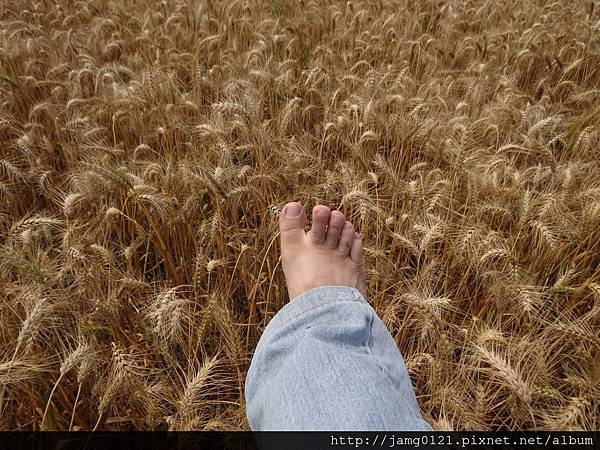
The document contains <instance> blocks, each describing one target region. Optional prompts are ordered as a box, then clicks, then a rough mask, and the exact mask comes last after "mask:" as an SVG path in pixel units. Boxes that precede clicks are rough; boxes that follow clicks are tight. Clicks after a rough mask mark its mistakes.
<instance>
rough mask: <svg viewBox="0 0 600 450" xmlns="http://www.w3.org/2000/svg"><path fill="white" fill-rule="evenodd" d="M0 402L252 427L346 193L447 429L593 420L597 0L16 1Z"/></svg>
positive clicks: (30, 408)
mask: <svg viewBox="0 0 600 450" xmlns="http://www.w3.org/2000/svg"><path fill="white" fill-rule="evenodd" d="M0 152H1V154H0V236H1V240H0V300H1V301H0V429H2V430H90V429H101V430H127V429H135V430H160V429H169V430H243V429H248V425H247V422H246V418H245V404H244V396H243V394H244V377H245V374H246V371H247V369H248V365H249V362H250V359H251V356H252V352H253V350H254V348H255V346H256V343H257V341H258V339H259V338H260V335H261V332H262V330H263V329H264V327H265V325H266V324H267V323H268V322H269V320H270V319H271V318H272V317H273V315H274V314H275V313H276V312H277V311H278V310H279V308H281V307H282V306H283V305H284V304H285V303H286V302H287V301H288V298H287V293H286V289H285V283H284V278H283V273H282V271H281V265H280V261H279V244H278V228H277V214H278V211H280V209H281V207H282V206H283V205H284V204H285V203H286V202H287V201H291V200H298V201H301V202H302V204H303V205H304V206H305V207H306V208H307V210H308V211H310V209H311V208H312V206H314V205H315V204H317V203H323V204H326V205H328V206H331V207H332V208H339V209H340V210H341V211H343V212H344V213H345V214H346V216H347V217H348V218H349V220H351V221H352V222H353V223H354V225H355V226H356V228H357V230H358V231H359V232H360V233H361V234H362V236H363V238H364V242H365V246H366V249H365V258H366V263H367V268H368V271H369V273H368V292H369V302H370V303H371V304H372V305H373V307H374V308H375V309H376V311H377V312H378V313H379V315H380V316H381V318H382V319H383V320H384V322H385V324H386V325H387V327H388V328H389V330H390V332H391V333H392V335H393V337H394V338H395V340H396V342H397V343H398V346H399V348H400V350H401V351H402V354H403V355H404V358H405V361H406V364H407V367H408V369H409V373H410V376H411V380H412V383H413V385H414V386H415V389H416V393H417V397H418V399H419V403H420V405H421V409H422V414H423V417H424V418H425V419H426V420H427V421H428V422H429V423H430V424H431V425H432V426H433V428H434V429H436V430H502V429H504V430H506V429H510V430H516V429H532V430H591V429H594V430H598V429H599V427H600V413H599V411H600V335H599V333H598V327H599V325H600V303H599V302H600V163H599V160H600V5H599V4H598V2H590V1H571V0H561V1H554V2H553V1H546V0H536V1H517V0H498V1H490V0H487V1H483V0H468V1H459V0H374V1H366V0H365V1H357V0H350V1H334V0H328V1H325V0H311V1H306V0H300V1H293V0H270V1H258V0H233V1H215V0H163V1H154V0H137V1H134V0H119V1H105V0H90V1H85V2H84V1H79V2H72V1H67V0H55V1H49V0H40V1H25V2H21V1H16V0H8V1H7V0H2V1H0Z"/></svg>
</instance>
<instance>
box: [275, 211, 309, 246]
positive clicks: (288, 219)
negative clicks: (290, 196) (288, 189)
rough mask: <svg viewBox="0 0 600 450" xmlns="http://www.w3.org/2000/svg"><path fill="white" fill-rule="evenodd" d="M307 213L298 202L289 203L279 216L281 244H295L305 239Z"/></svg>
mask: <svg viewBox="0 0 600 450" xmlns="http://www.w3.org/2000/svg"><path fill="white" fill-rule="evenodd" d="M305 225H306V212H305V211H304V208H303V207H302V205H301V204H300V203H298V202H290V203H287V204H286V205H285V206H284V207H283V209H282V210H281V213H280V214H279V230H280V231H281V242H282V243H287V242H293V241H295V240H299V239H302V238H304V226H305Z"/></svg>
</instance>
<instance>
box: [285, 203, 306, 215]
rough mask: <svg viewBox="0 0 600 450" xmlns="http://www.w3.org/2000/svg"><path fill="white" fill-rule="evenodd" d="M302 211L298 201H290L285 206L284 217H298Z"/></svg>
mask: <svg viewBox="0 0 600 450" xmlns="http://www.w3.org/2000/svg"><path fill="white" fill-rule="evenodd" d="M301 212H302V207H301V206H300V205H299V204H298V203H290V204H289V205H287V206H286V207H285V216H286V217H298V216H299V215H300V213H301Z"/></svg>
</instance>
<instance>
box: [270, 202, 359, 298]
mask: <svg viewBox="0 0 600 450" xmlns="http://www.w3.org/2000/svg"><path fill="white" fill-rule="evenodd" d="M305 226H306V211H305V210H304V208H303V207H302V205H300V203H298V202H291V203H287V204H286V205H285V206H284V207H283V209H282V210H281V214H280V216H279V229H280V232H281V260H282V266H283V273H284V274H285V280H286V283H287V288H288V293H289V296H290V300H293V299H294V298H296V297H298V296H299V295H301V294H303V293H305V292H307V291H309V290H311V289H314V288H317V287H320V286H349V287H352V288H356V289H358V290H359V291H360V293H361V294H362V295H363V297H364V298H365V299H366V298H367V288H366V284H365V274H366V272H365V265H364V259H363V244H362V238H361V236H360V235H359V234H358V233H357V232H356V231H355V230H354V227H353V225H352V224H351V223H350V222H348V221H347V220H346V218H345V216H344V214H343V213H341V212H340V211H337V210H335V211H331V210H330V209H329V208H328V207H327V206H325V205H317V206H315V207H314V208H313V212H312V228H311V229H310V231H308V232H307V231H305V230H304V228H305Z"/></svg>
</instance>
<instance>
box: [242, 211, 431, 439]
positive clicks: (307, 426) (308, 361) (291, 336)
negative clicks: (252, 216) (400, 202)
mask: <svg viewBox="0 0 600 450" xmlns="http://www.w3.org/2000/svg"><path fill="white" fill-rule="evenodd" d="M305 224H306V217H305V213H304V210H303V209H302V208H301V207H300V205H299V204H298V203H290V204H288V205H286V207H285V208H284V210H283V212H282V216H281V219H280V225H281V247H282V262H283V269H284V273H285V276H286V281H287V284H288V291H289V294H290V298H291V299H292V301H291V302H290V303H289V304H287V305H286V306H285V307H283V308H282V309H281V311H279V312H278V313H277V315H276V316H275V317H274V318H273V319H272V320H271V322H270V323H269V325H268V326H267V328H266V329H265V331H264V333H263V335H262V337H261V339H260V342H259V343H258V346H257V348H256V351H255V354H254V358H253V360H252V364H251V367H250V370H249V372H248V376H247V379H246V401H247V414H248V421H249V423H250V427H251V428H252V429H253V430H255V431H264V430H298V431H302V430H362V431H368V430H382V431H383V430H431V427H430V426H429V425H428V424H427V423H426V422H425V421H423V419H422V418H421V417H420V413H419V405H418V403H417V399H416V397H415V394H414V390H413V388H412V385H411V383H410V379H409V376H408V372H407V370H406V367H405V366H404V361H403V359H402V355H401V354H400V352H399V350H398V348H397V346H396V344H395V342H394V340H393V338H392V337H391V335H390V334H389V332H388V331H387V329H386V328H385V326H384V325H383V323H382V322H381V320H380V319H379V317H377V314H376V313H375V311H374V310H373V309H372V308H371V307H370V306H369V304H368V303H367V302H366V301H365V297H366V287H365V282H364V280H365V270H364V264H363V259H362V242H361V239H360V236H358V234H356V233H355V231H354V229H353V228H352V225H351V224H350V223H349V222H347V221H345V218H344V216H343V214H341V213H340V212H339V211H333V212H330V211H329V209H328V208H326V207H324V206H317V207H315V209H314V210H313V227H312V229H311V231H310V232H308V233H305V232H304V226H305Z"/></svg>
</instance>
